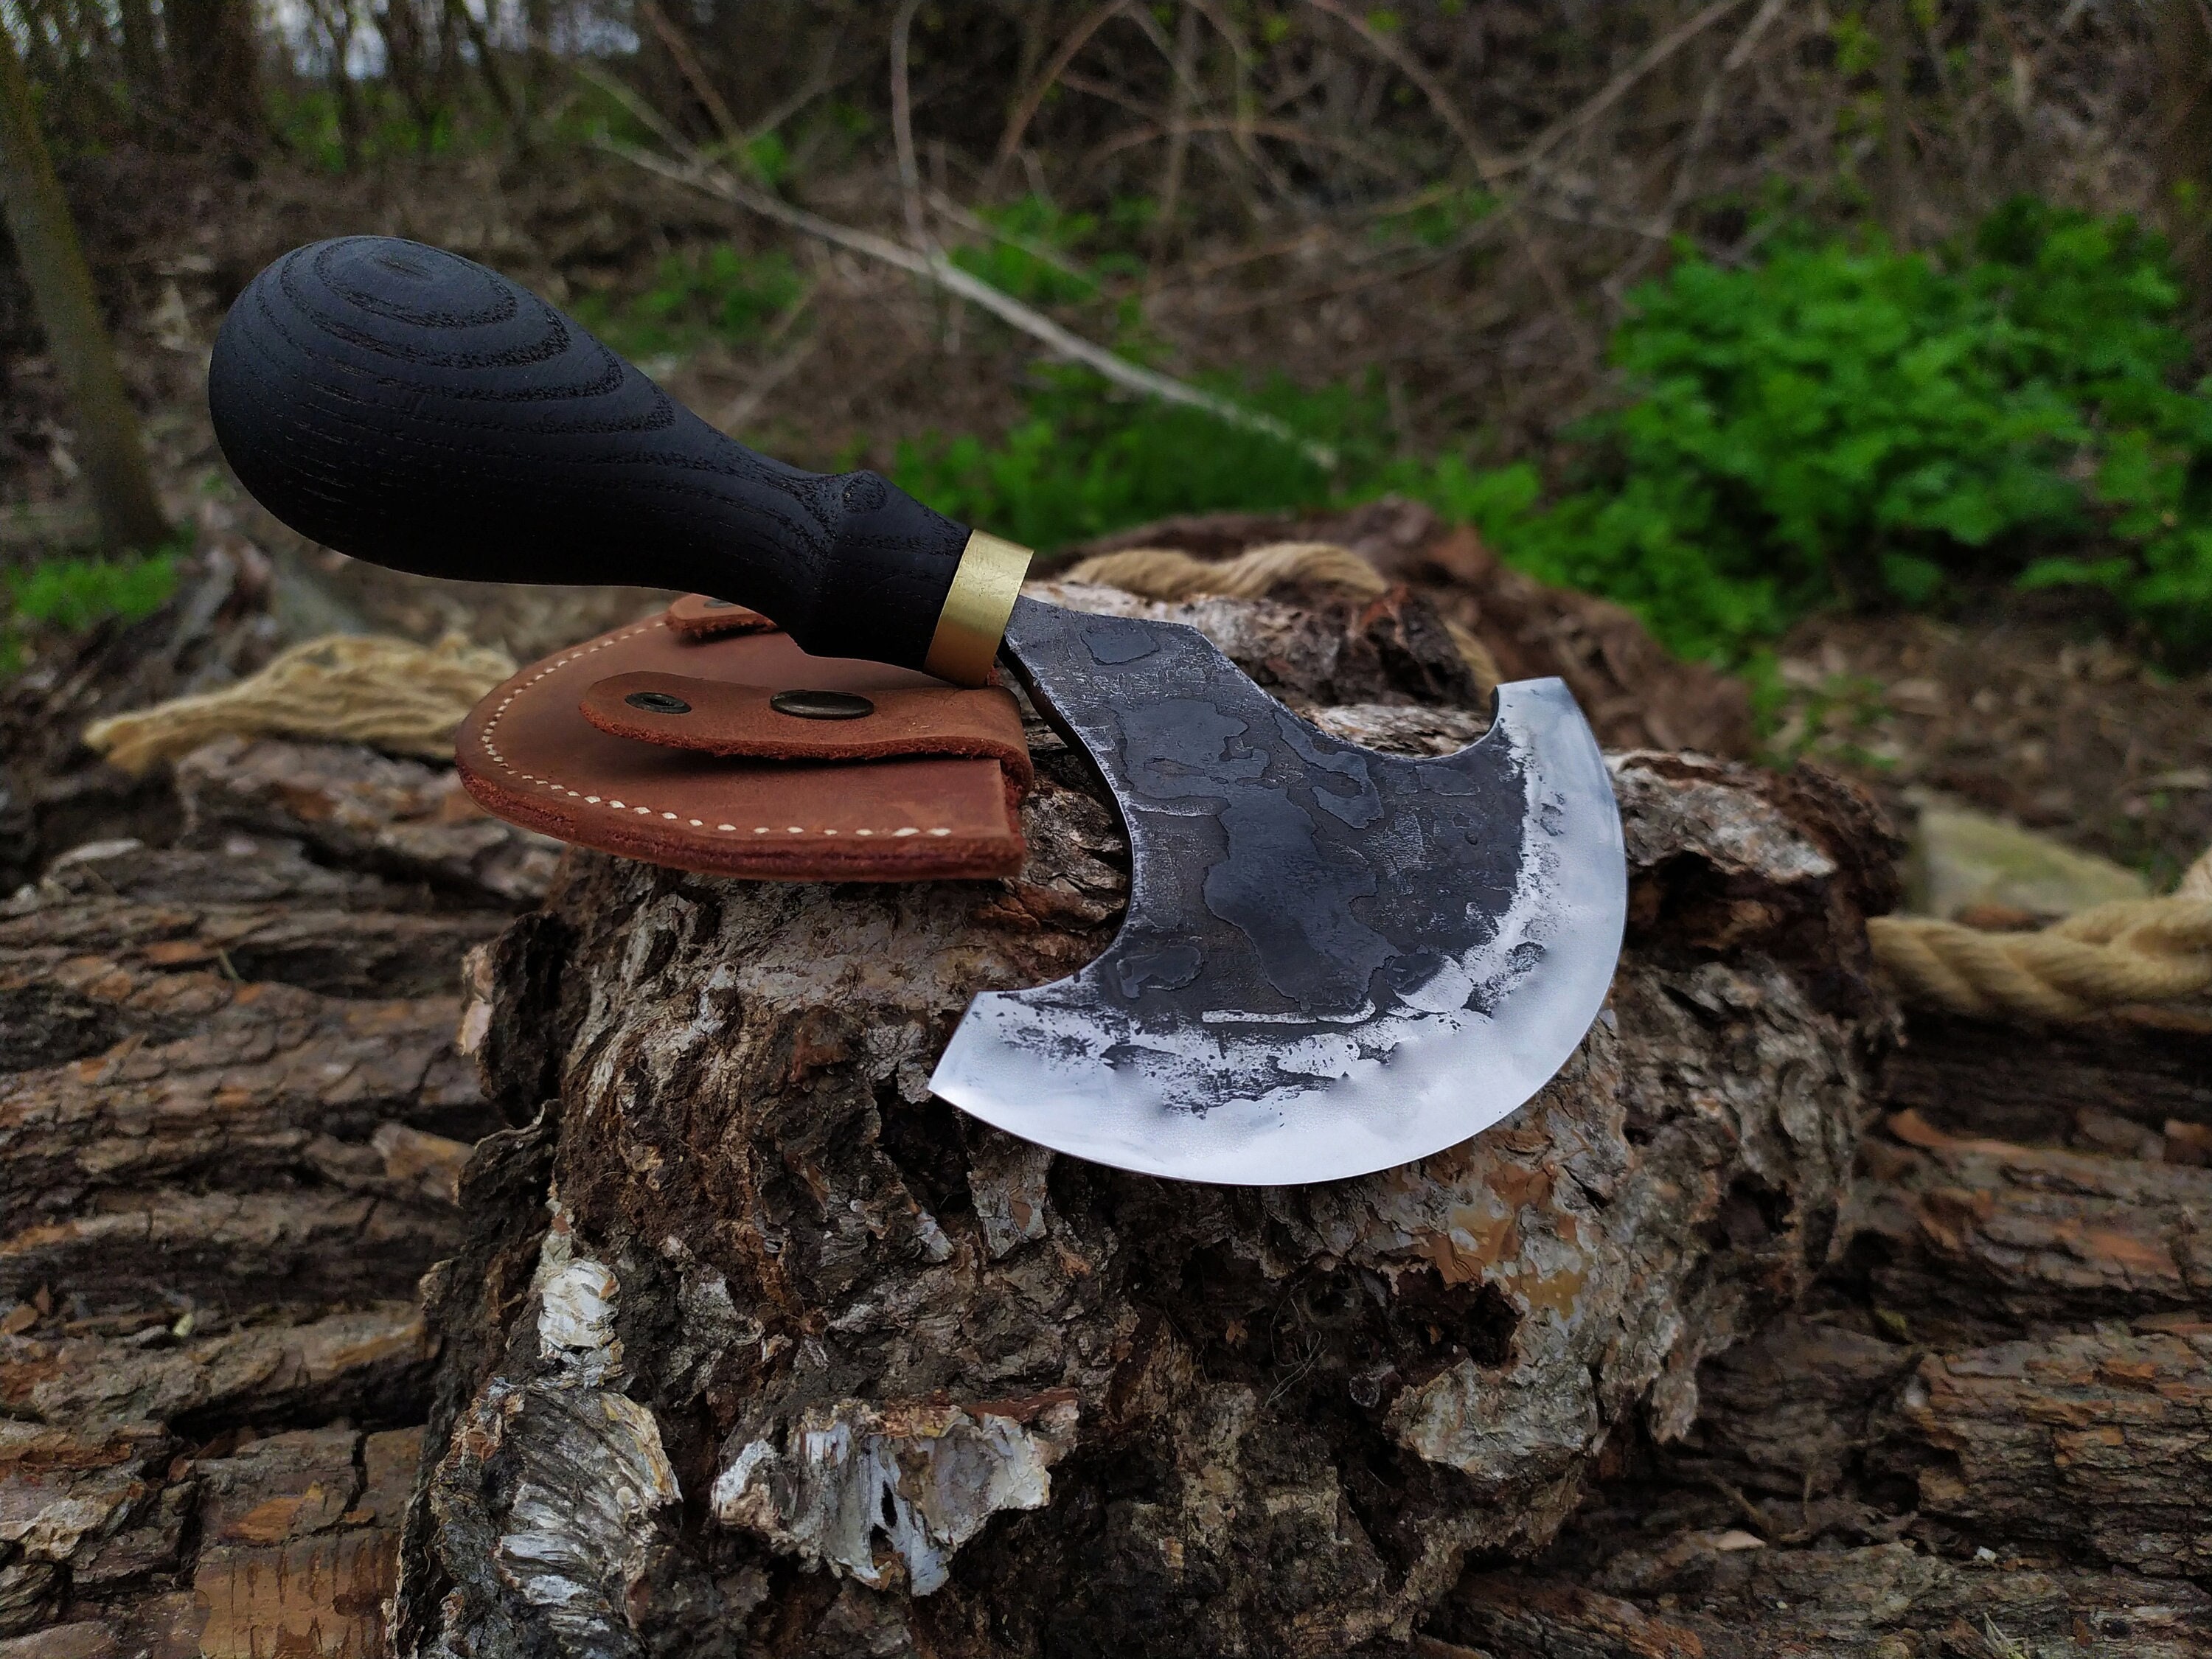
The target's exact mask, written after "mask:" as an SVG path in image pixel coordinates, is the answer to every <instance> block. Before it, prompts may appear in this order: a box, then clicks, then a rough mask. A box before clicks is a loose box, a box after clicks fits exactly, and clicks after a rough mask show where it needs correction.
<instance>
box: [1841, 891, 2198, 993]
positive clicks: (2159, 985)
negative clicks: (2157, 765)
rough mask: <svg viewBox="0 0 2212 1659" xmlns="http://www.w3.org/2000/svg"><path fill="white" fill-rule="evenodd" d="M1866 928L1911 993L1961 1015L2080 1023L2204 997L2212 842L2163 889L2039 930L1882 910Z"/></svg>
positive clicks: (1880, 957) (1895, 978) (1881, 958)
mask: <svg viewBox="0 0 2212 1659" xmlns="http://www.w3.org/2000/svg"><path fill="white" fill-rule="evenodd" d="M1867 934H1868V937H1869V938H1870V939H1872V940H1873V942H1874V954H1875V961H1876V962H1878V963H1881V969H1882V971H1883V972H1884V973H1886V974H1887V975H1888V976H1889V978H1890V980H1891V981H1892V982H1893V984H1895V985H1896V987H1898V989H1899V992H1900V993H1901V994H1903V995H1904V996H1905V999H1906V1000H1908V1001H1912V1002H1917V1003H1922V1004H1924V1005H1927V1006H1931V1007H1936V1008H1942V1009H1946V1010H1948V1012H1952V1013H1955V1014H1972V1015H1974V1016H1977V1017H1978V1018H1984V1019H1988V1018H2002V1017H2004V1016H2012V1017H2015V1018H2019V1017H2022V1016H2025V1017H2027V1018H2033V1019H2045V1020H2057V1021H2065V1022H2078V1021H2081V1020H2085V1019H2088V1018H2092V1017H2093V1016H2094V1015H2096V1014H2098V1013H2100V1012H2103V1011H2105V1010H2106V1009H2109V1008H2117V1007H2119V1006H2123V1005H2124V1004H2128V1003H2144V1002H2172V1001H2174V1000H2177V999H2179V998H2182V997H2193V996H2198V995H2201V994H2203V993H2204V992H2206V991H2212V848H2208V849H2207V850H2206V852H2205V854H2204V855H2203V857H2202V858H2200V859H2198V860H2197V862H2196V863H2194V864H2192V865H2191V866H2189V870H2188V872H2187V873H2186V874H2185V875H2184V876H2183V877H2182V878H2181V884H2180V886H2179V887H2178V888H2177V889H2175V890H2174V891H2173V892H2172V893H2170V894H2168V895H2167V896H2166V897H2164V898H2150V899H2120V900H2118V901H2115V902H2112V903H2110V904H2100V905H2096V906H2093V908H2089V909H2087V910H2083V911H2081V912H2080V913H2078V914H2077V915H2070V916H2069V917H2067V918H2066V919H2065V920H2064V921H2058V922H2054V923H2052V924H2051V926H2050V927H2045V928H2044V929H2043V930H2042V931H2040V932H2039V933H1983V932H1982V931H1980V930H1979V929H1978V928H1973V927H1962V926H1960V924H1959V923H1957V922H1955V921H1936V920H1935V919H1934V918H1932V917H1928V916H1875V917H1873V918H1871V919H1870V920H1869V921H1868V922H1867Z"/></svg>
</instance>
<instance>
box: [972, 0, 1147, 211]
mask: <svg viewBox="0 0 2212 1659" xmlns="http://www.w3.org/2000/svg"><path fill="white" fill-rule="evenodd" d="M1128 3H1129V0H1106V3H1105V4H1104V5H1103V6H1100V7H1099V8H1098V9H1097V10H1095V11H1092V12H1090V13H1088V14H1086V15H1085V16H1084V18H1083V19H1082V21H1079V22H1078V23H1077V24H1076V26H1075V27H1073V28H1072V29H1070V30H1068V32H1067V38H1066V40H1062V41H1061V42H1060V49H1059V50H1058V51H1057V52H1054V53H1053V55H1052V61H1051V62H1050V63H1048V64H1046V65H1045V66H1044V70H1043V72H1042V73H1041V74H1040V75H1039V76H1037V78H1036V82H1034V83H1033V84H1032V85H1031V86H1030V89H1029V90H1028V91H1027V92H1025V93H1024V94H1022V96H1021V101H1020V102H1018V103H1017V104H1016V105H1015V106H1014V110H1013V113H1012V114H1011V115H1009V116H1008V117H1007V118H1006V131H1005V132H1004V133H1003V134H1002V135H1000V139H999V152H998V154H997V155H994V157H993V158H992V160H991V171H990V173H989V174H988V175H987V177H986V178H985V179H984V181H983V184H984V194H985V195H990V194H991V193H992V192H993V191H995V190H996V189H997V188H998V183H999V173H1000V169H1001V168H1003V167H1005V166H1006V163H1007V161H1010V160H1012V156H1013V154H1014V152H1015V151H1016V150H1017V149H1020V148H1021V143H1022V135H1023V134H1024V133H1025V132H1027V131H1029V126H1030V121H1031V120H1033V119H1034V118H1036V112H1037V111H1038V110H1039V109H1040V108H1042V106H1043V104H1044V100H1045V94H1047V93H1048V92H1050V91H1051V90H1052V87H1053V82H1055V81H1057V80H1059V79H1060V71H1061V70H1065V69H1066V67H1067V66H1068V65H1069V64H1072V63H1073V62H1074V61H1075V54H1076V53H1077V52H1081V51H1082V50H1083V48H1084V47H1085V46H1086V45H1087V44H1088V43H1089V42H1090V40H1091V36H1092V35H1094V34H1096V33H1098V31H1099V30H1100V29H1102V28H1103V27H1105V26H1106V24H1107V23H1108V22H1109V21H1111V20H1112V19H1113V17H1114V16H1115V14H1116V13H1118V12H1119V11H1121V9H1122V8H1123V7H1125V6H1127V4H1128Z"/></svg>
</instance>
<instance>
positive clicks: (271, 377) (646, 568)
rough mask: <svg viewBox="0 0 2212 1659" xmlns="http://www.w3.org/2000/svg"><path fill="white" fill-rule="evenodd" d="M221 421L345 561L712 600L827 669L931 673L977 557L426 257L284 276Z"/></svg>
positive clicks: (319, 255) (407, 245) (228, 439)
mask: <svg viewBox="0 0 2212 1659" xmlns="http://www.w3.org/2000/svg"><path fill="white" fill-rule="evenodd" d="M208 403H209V406H210V410H212V412H213V414H214V417H215V430H216V438H217V440H218V441H220V443H221V444H222V451H223V453H224V455H225V456H226V457H227V458H228V459H229V461H230V464H231V466H232V467H233V469H234V471H236V472H237V474H238V477H239V478H240V481H241V482H242V483H244V484H245V485H246V489H249V490H250V491H252V494H253V495H254V496H255V497H256V498H257V499H258V501H260V502H261V503H262V505H263V506H264V507H267V508H268V509H269V510H270V512H271V513H275V514H276V517H277V518H279V519H281V520H283V521H284V522H285V523H286V524H288V525H289V526H291V527H292V528H293V529H295V530H296V531H298V532H300V533H301V534H302V535H304V536H307V537H308V538H312V539H313V540H315V541H318V542H320V543H323V544H325V545H326V546H330V547H334V548H337V549H338V550H340V551H342V552H345V553H349V554H352V555H353V556H356V557H357V558H362V559H368V560H371V561H373V562H375V563H378V564H383V565H389V566H391V567H392V568H395V569H398V570H409V571H414V572H416V573H418V574H422V575H428V576H450V577H457V578H460V579H463V580H471V581H497V582H578V583H629V584H635V585H638V586H654V587H673V588H679V589H684V590H688V591H690V592H702V593H711V594H714V595H715V596H716V597H718V598H721V599H731V600H734V601H736V602H737V603H738V604H740V605H749V606H750V607H751V608H752V609H754V610H756V611H761V612H763V613H764V614H766V615H767V616H769V617H774V618H775V621H776V622H778V623H781V625H782V626H783V628H784V629H786V630H787V631H788V632H789V633H790V635H791V636H792V638H793V640H795V641H797V642H798V643H799V646H800V647H802V648H804V649H805V650H806V651H808V652H810V653H813V654H815V655H817V656H847V657H866V658H869V659H873V660H875V661H878V662H885V663H893V664H896V665H899V666H901V667H906V668H921V667H923V666H924V665H925V664H926V663H927V661H928V659H929V656H930V651H931V643H932V639H933V635H934V634H935V632H936V630H937V627H938V623H939V617H940V614H941V613H942V612H944V611H945V602H946V597H947V595H948V593H949V592H951V590H952V587H953V584H954V578H955V575H956V574H957V572H958V571H959V568H960V565H961V560H962V556H963V550H964V549H965V548H966V547H967V545H968V543H969V532H968V530H967V529H966V528H965V527H964V526H961V525H958V524H956V523H954V522H953V521H952V520H950V519H947V518H945V516H943V515H942V514H941V513H934V512H932V511H931V510H930V509H929V508H928V507H924V506H922V505H921V503H920V502H918V501H915V500H914V499H913V498H912V497H911V496H908V495H905V494H904V493H903V492H902V491H900V490H898V489H895V488H893V487H892V486H891V485H890V484H889V483H885V482H884V479H882V478H881V477H878V476H877V475H876V474H875V473H872V472H846V473H835V474H823V473H812V472H801V471H799V470H798V469H796V468H794V467H789V466H786V465H783V464H782V463H781V462H780V461H775V460H771V459H769V458H768V457H766V456H764V455H757V454H755V453H753V452H752V451H751V450H750V449H747V448H745V447H744V446H743V445H741V444H737V443H733V442H732V441H730V440H729V439H727V438H726V437H724V436H723V435H721V434H720V433H719V432H717V431H715V430H714V428H712V427H710V426H708V424H707V423H706V422H704V421H702V420H701V419H700V418H699V417H698V416H696V415H694V414H692V413H691V411H690V410H687V409H685V408H684V407H683V406H682V405H681V404H678V403H677V402H676V401H675V400H674V399H673V398H670V397H669V395H668V394H667V393H666V392H663V391H662V390H661V389H660V388H659V386H655V385H654V384H653V382H652V381H651V380H648V379H647V378H646V376H645V375H644V374H641V373H640V372H639V371H638V370H637V369H636V368H634V367H632V366H631V365H630V364H629V363H628V362H624V361H623V359H622V358H621V357H620V356H617V354H616V353H615V352H613V351H611V350H610V349H608V348H607V347H606V346H605V345H604V344H602V343H600V342H599V340H597V339H595V338H593V337H592V335H591V333H590V332H589V331H587V330H586V329H584V328H582V327H581V326H580V325H578V324H577V323H575V322H574V320H572V319H569V318H568V317H567V316H564V315H563V314H562V313H561V312H559V311H557V310H556V309H555V308H554V307H551V306H550V305H548V304H547V303H546V302H545V301H543V300H541V299H539V298H538V296H537V295H533V294H532V293H530V292H528V291H527V290H526V289H521V288H520V287H517V286H516V285H515V284H514V283H510V282H508V281H507V279H506V278H505V277H503V276H500V275H499V274H498V273H497V272H495V271H492V270H486V269H485V268H484V267H483V266H482V265H480V264H476V263H475V262H474V261H472V260H469V259H464V258H460V257H459V255H457V254H453V253H447V252H443V251H442V250H441V249H437V248H433V247H426V246H422V244H421V243H419V242H408V241H402V240H397V239H394V238H391V237H381V236H349V237H344V238H341V239H339V240H335V241H327V242H317V243H314V244H313V245H312V246H307V247H303V248H300V249H297V250H295V252H291V253H288V254H286V255H285V256H284V257H283V258H281V259H278V260H277V261H276V263H275V264H271V265H270V266H269V268H268V269H267V270H264V271H263V272H262V273H261V274H260V275H259V276H256V277H255V278H254V279H253V281H252V283H251V284H250V285H248V287H247V288H246V291H245V293H243V294H242V295H240V296H239V299H238V301H237V303H236V304H235V305H234V306H233V307H231V310H230V314H229V316H228V317H227V318H226V319H224V321H223V325H222V333H221V335H220V336H219V337H218V338H217V339H216V348H215V356H214V359H213V361H212V362H210V366H209V368H208ZM984 539H987V538H978V540H979V541H981V540H984ZM1001 626H1003V618H1001ZM993 643H995V639H994V641H993ZM985 662H986V666H987V654H986V658H985Z"/></svg>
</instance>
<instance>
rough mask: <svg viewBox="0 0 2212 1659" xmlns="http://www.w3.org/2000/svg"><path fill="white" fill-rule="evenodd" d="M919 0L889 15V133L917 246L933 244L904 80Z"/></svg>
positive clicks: (902, 3) (905, 1)
mask: <svg viewBox="0 0 2212 1659" xmlns="http://www.w3.org/2000/svg"><path fill="white" fill-rule="evenodd" d="M919 9H921V0H899V9H898V10H897V12H896V14H894V15H893V16H892V18H891V137H892V139H893V140H894V142H895V143H896V144H897V147H898V170H899V194H900V196H901V197H902V198H903V200H904V201H905V204H906V234H907V240H908V241H910V242H912V243H913V244H914V245H915V246H916V247H918V248H925V249H926V248H928V247H931V246H934V244H933V242H932V241H931V240H930V234H929V222H928V220H927V218H926V217H925V216H923V214H922V210H921V167H920V166H919V165H917V164H916V162H915V156H914V95H913V93H912V91H911V89H910V88H908V82H907V72H906V54H907V40H908V37H909V36H910V35H911V34H912V33H914V15H915V12H916V11H917V10H919Z"/></svg>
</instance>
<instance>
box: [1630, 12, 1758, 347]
mask: <svg viewBox="0 0 2212 1659" xmlns="http://www.w3.org/2000/svg"><path fill="white" fill-rule="evenodd" d="M1789 4H1790V0H1766V3H1765V4H1764V5H1762V6H1761V7H1759V9H1758V10H1757V11H1756V12H1754V13H1753V14H1752V19H1751V21H1750V22H1748V23H1747V24H1745V25H1744V29H1743V33H1741V34H1740V35H1738V36H1737V37H1736V42H1735V45H1734V46H1730V47H1729V52H1728V56H1727V57H1725V58H1722V59H1721V66H1720V71H1719V73H1718V74H1717V75H1715V76H1713V78H1712V80H1711V82H1709V83H1708V84H1707V85H1706V87H1705V96H1704V97H1703V98H1701V99H1700V100H1699V101H1698V118H1697V120H1696V122H1695V123H1694V124H1693V125H1692V127H1691V129H1690V136H1689V137H1688V139H1687V140H1686V142H1685V143H1684V144H1683V146H1682V159H1681V161H1680V164H1679V165H1678V166H1677V167H1675V169H1674V185H1673V187H1672V188H1671V189H1670V190H1668V192H1667V204H1666V205H1665V206H1664V207H1662V208H1661V209H1660V210H1659V213H1658V216H1657V217H1656V218H1655V219H1653V220H1652V222H1651V227H1650V236H1651V238H1652V244H1651V245H1650V246H1645V247H1642V248H1638V250H1637V252H1636V255H1635V257H1634V258H1632V259H1630V260H1629V262H1628V263H1627V264H1626V265H1624V266H1622V267H1621V268H1620V270H1618V271H1616V272H1615V273H1614V274H1613V276H1610V277H1608V278H1607V280H1606V291H1607V294H1608V295H1611V296H1612V299H1613V303H1614V304H1616V305H1618V304H1619V303H1620V297H1621V295H1623V294H1624V293H1626V291H1627V288H1628V285H1629V284H1630V283H1632V282H1634V281H1635V280H1636V279H1637V278H1638V276H1642V275H1643V274H1644V271H1645V270H1647V269H1649V268H1650V263H1651V261H1652V259H1653V258H1654V257H1656V254H1657V253H1658V252H1659V249H1660V248H1661V247H1662V246H1665V245H1666V243H1667V242H1668V240H1669V239H1670V238H1672V237H1673V235H1674V222H1675V220H1677V219H1678V218H1680V216H1681V212H1682V210H1683V209H1684V208H1685V207H1686V206H1687V205H1688V204H1689V200H1690V197H1691V194H1692V191H1694V190H1695V189H1696V187H1697V175H1698V163H1699V161H1700V160H1702V159H1703V157H1704V155H1705V146H1706V145H1707V144H1709V143H1711V142H1712V135H1713V128H1714V126H1715V125H1716V124H1717V122H1718V121H1719V119H1720V110H1721V94H1722V92H1723V90H1724V89H1725V88H1726V87H1727V85H1728V78H1729V76H1731V75H1734V74H1735V72H1736V71H1737V70H1740V69H1741V68H1742V67H1743V66H1744V65H1745V64H1747V63H1749V62H1750V61H1751V54H1752V52H1753V50H1754V49H1755V48H1756V47H1757V46H1758V45H1759V40H1760V38H1761V37H1762V36H1764V35H1765V33H1766V29H1767V26H1768V25H1769V24H1771V22H1773V21H1774V20H1775V19H1776V18H1778V17H1779V16H1780V15H1782V13H1783V11H1784V9H1786V8H1787V7H1788V5H1789Z"/></svg>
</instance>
